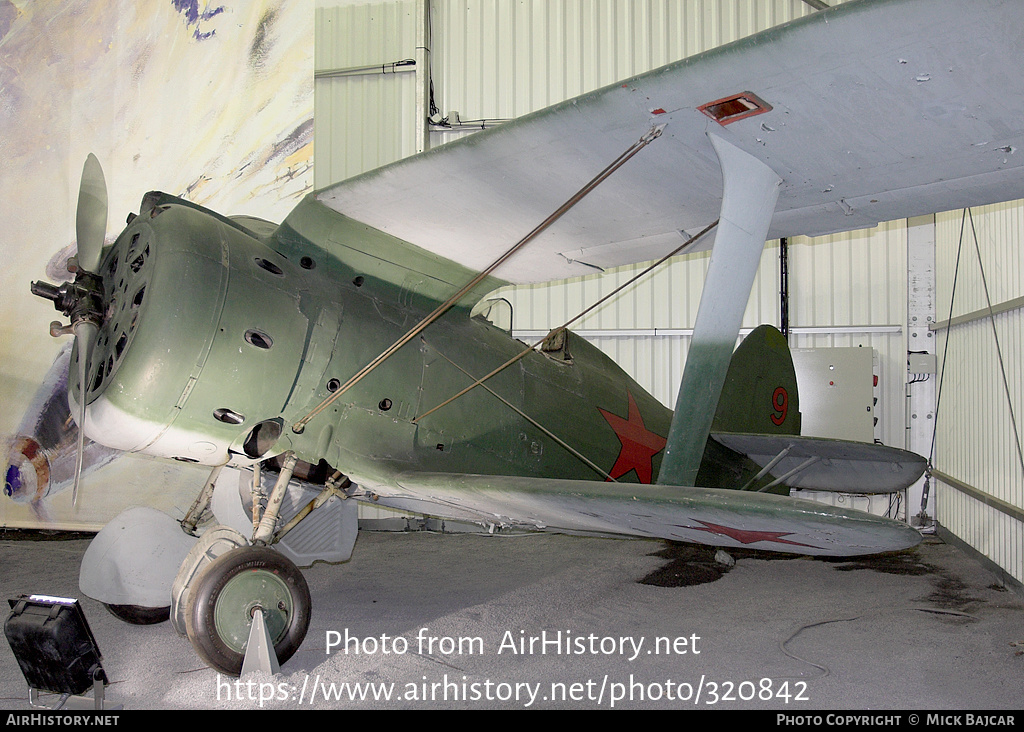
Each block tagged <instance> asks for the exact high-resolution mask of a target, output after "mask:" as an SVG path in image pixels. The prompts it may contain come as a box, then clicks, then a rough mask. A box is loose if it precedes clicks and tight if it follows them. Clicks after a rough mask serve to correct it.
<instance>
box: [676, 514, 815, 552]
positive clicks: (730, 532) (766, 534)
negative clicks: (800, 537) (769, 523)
mask: <svg viewBox="0 0 1024 732" xmlns="http://www.w3.org/2000/svg"><path fill="white" fill-rule="evenodd" d="M697 523H699V524H704V526H705V527H706V528H701V527H700V526H691V527H689V528H691V529H693V530H694V531H707V532H708V533H711V534H718V535H720V536H728V537H729V538H730V539H735V540H736V541H738V542H739V543H740V544H753V543H754V542H756V541H774V542H776V543H779V544H792V545H793V546H808V547H809V546H812V545H811V544H801V543H800V542H798V541H789V540H788V539H781V538H779V537H782V536H789V535H790V534H792V533H793V532H792V531H744V530H743V529H734V528H732V527H731V526H721V525H719V524H712V523H708V522H707V521H701V520H700V519H697Z"/></svg>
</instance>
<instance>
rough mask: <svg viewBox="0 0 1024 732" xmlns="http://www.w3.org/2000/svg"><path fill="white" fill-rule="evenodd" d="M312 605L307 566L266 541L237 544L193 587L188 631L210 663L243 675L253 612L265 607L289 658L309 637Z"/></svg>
mask: <svg viewBox="0 0 1024 732" xmlns="http://www.w3.org/2000/svg"><path fill="white" fill-rule="evenodd" d="M311 605H312V602H311V601H310V597H309V587H308V586H307V585H306V580H305V578H304V577H303V576H302V572H300V571H299V569H298V567H296V566H295V565H294V564H292V563H291V562H290V561H289V560H288V559H287V558H286V557H284V556H283V555H281V554H280V553H278V552H276V551H274V550H273V549H268V548H267V547H259V546H243V547H238V548H237V549H232V550H231V551H229V552H226V553H225V554H222V555H221V556H219V557H217V559H216V560H214V561H213V562H211V563H210V565H209V566H208V567H206V569H204V570H203V571H202V572H201V573H200V575H199V576H198V577H197V578H196V580H195V584H194V586H193V587H191V588H190V589H189V599H188V606H187V610H186V613H185V631H186V634H187V635H188V639H189V640H190V641H191V642H192V647H193V648H194V649H195V651H196V653H198V654H199V656H200V657H201V658H202V659H203V660H204V661H206V663H208V664H209V665H210V666H211V667H213V668H215V669H217V670H218V671H221V672H223V673H225V674H229V675H231V676H238V675H239V674H240V673H241V671H242V661H243V660H244V658H245V648H246V645H247V643H248V640H249V629H250V628H251V627H252V618H253V614H254V613H256V612H258V611H259V610H260V609H262V611H263V616H264V619H265V622H266V627H267V632H268V634H269V635H270V638H271V640H272V641H273V644H274V652H275V653H276V654H277V660H278V662H279V663H284V662H285V661H287V660H288V659H289V658H291V656H292V654H293V653H295V651H297V650H298V648H299V645H300V644H301V643H302V639H303V638H305V637H306V630H307V629H308V628H309V618H310V607H311Z"/></svg>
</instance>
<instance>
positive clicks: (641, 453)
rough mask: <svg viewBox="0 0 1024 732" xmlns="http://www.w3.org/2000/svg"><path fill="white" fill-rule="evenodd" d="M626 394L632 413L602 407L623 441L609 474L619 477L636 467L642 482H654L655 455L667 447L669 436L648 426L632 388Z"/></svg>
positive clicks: (602, 411)
mask: <svg viewBox="0 0 1024 732" xmlns="http://www.w3.org/2000/svg"><path fill="white" fill-rule="evenodd" d="M626 395H627V396H628V397H629V416H628V417H627V418H626V419H623V418H622V417H620V416H618V415H616V414H612V413H611V412H608V411H605V410H604V409H601V408H600V407H598V410H599V411H600V412H601V414H602V415H603V416H604V418H605V419H606V420H608V424H610V425H611V427H612V429H613V430H615V436H616V437H618V438H619V442H620V443H622V449H621V450H619V457H618V459H617V460H616V461H615V465H613V466H612V469H611V471H610V472H609V473H608V475H610V476H611V479H612V480H615V479H617V478H621V477H622V476H623V475H625V474H626V473H628V472H629V471H630V470H635V471H636V476H637V478H639V479H640V482H641V483H651V482H653V480H654V456H655V455H657V454H658V453H659V452H661V451H662V450H663V449H665V438H664V437H662V436H661V435H659V434H656V433H654V432H651V431H650V430H648V429H647V427H646V426H644V419H643V417H641V416H640V409H639V408H638V407H637V406H636V401H634V399H633V395H632V394H630V393H629V392H626Z"/></svg>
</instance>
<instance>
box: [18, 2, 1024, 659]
mask: <svg viewBox="0 0 1024 732" xmlns="http://www.w3.org/2000/svg"><path fill="white" fill-rule="evenodd" d="M1022 28H1024V4H1021V3H1019V2H1016V1H1015V0H1014V1H1011V2H1000V1H999V0H985V1H979V2H974V3H962V2H959V1H958V0H928V1H927V2H925V1H922V0H864V1H861V2H850V3H846V4H843V5H841V6H838V7H835V8H832V9H828V10H825V11H822V12H819V13H817V14H814V15H811V16H809V17H806V18H803V19H800V20H797V21H795V22H792V23H788V24H785V25H782V26H779V27H776V28H773V29H771V30H769V31H766V32H764V33H760V34H758V35H755V36H752V37H749V38H746V39H743V40H740V41H738V42H735V43H732V44H730V45H727V46H724V47H722V48H719V49H717V50H713V51H710V52H707V53H703V54H700V55H697V56H694V57H691V58H687V59H684V60H682V61H679V62H677V63H673V64H670V65H668V66H666V67H664V68H660V69H657V70H655V71H652V72H650V73H646V74H643V75H641V76H638V77H636V78H632V79H629V80H626V81H623V82H621V83H619V84H615V85H612V86H609V87H606V88H603V89H600V90H598V91H595V92H593V93H589V94H586V95H584V96H582V97H579V98H576V99H572V100H570V101H566V102H563V103H561V104H557V105H555V106H553V107H550V108H548V109H544V110H542V111H539V112H536V113H534V114H530V115H527V116H525V117H522V118H520V119H518V120H515V121H513V122H511V123H508V124H505V125H503V126H500V127H497V128H494V129H491V130H487V131H483V132H480V133H478V134H475V135H473V136H471V137H469V138H466V139H462V140H459V141H456V142H453V143H451V144H448V145H444V146H442V147H439V148H435V149H433V150H430V151H428V152H426V153H424V154H421V155H417V156H414V157H412V158H409V159H406V160H402V161H400V162H397V163H394V164H391V165H388V166H386V167H384V168H381V169H379V170H376V171H373V172H370V173H366V174H363V175H360V176H357V177H355V178H352V179H350V180H347V181H344V182H341V183H338V184H336V185H332V186H330V187H328V188H326V189H324V190H320V191H318V192H315V193H313V194H310V195H309V196H308V197H307V198H306V199H304V200H303V201H302V202H301V203H300V204H299V205H298V206H297V207H296V208H295V209H294V211H293V212H292V213H291V214H290V215H289V216H288V217H287V218H286V219H285V220H284V221H283V222H282V223H281V224H280V225H275V224H272V223H268V222H266V221H263V220H258V219H255V218H251V217H227V216H223V215H221V214H218V213H215V212H213V211H209V210H206V209H204V208H202V207H200V206H198V205H196V204H194V203H191V202H189V201H187V200H184V199H181V198H177V197H175V196H172V195H167V194H164V193H151V194H148V195H146V196H145V198H144V199H143V201H142V204H141V207H140V208H139V210H138V212H137V213H136V214H134V215H133V216H131V217H130V220H129V223H128V225H127V227H126V228H125V229H124V231H123V232H121V234H120V235H119V236H118V237H117V239H116V241H115V242H114V243H113V244H112V245H110V246H105V244H104V241H105V235H106V216H107V210H106V209H107V202H106V193H105V183H104V179H103V174H102V171H101V170H100V168H99V164H98V162H97V161H96V160H95V158H90V160H89V161H88V162H87V164H86V166H85V170H84V172H83V179H82V185H81V194H80V199H79V208H78V220H77V231H78V245H79V254H78V260H77V273H76V277H75V280H74V281H73V282H70V283H68V284H66V285H64V286H61V287H59V288H58V287H56V286H53V285H48V284H46V283H41V282H40V283H33V286H32V289H33V292H35V293H36V294H38V295H41V296H43V297H46V298H49V299H51V300H53V301H54V304H55V306H56V308H57V309H58V310H60V311H62V312H63V313H64V314H65V315H67V316H69V317H70V325H67V326H61V325H60V324H59V323H58V324H56V325H55V326H54V327H53V331H54V332H55V334H61V333H73V334H74V336H75V348H74V353H73V355H72V359H71V365H70V369H71V374H72V378H71V380H70V382H71V388H70V389H69V392H70V402H71V405H70V408H71V411H72V414H74V415H75V418H76V420H77V421H78V424H79V425H81V426H83V427H84V429H83V430H81V432H83V433H84V434H85V435H88V437H89V438H90V439H92V440H94V441H96V442H98V443H101V444H103V445H106V446H108V447H111V448H115V449H118V450H124V451H133V452H139V453H145V454H148V455H153V456H157V457H161V458H170V459H174V460H179V461H186V462H191V463H200V464H202V465H206V466H209V467H210V468H211V469H212V471H213V472H212V473H211V479H210V480H209V481H208V482H207V484H206V485H205V486H204V487H203V489H202V491H201V492H200V495H199V498H197V500H196V504H195V505H194V506H193V509H192V511H190V512H189V515H188V516H186V518H185V520H184V521H183V522H181V526H179V525H178V522H177V521H176V520H174V519H171V518H169V517H163V518H162V519H159V518H154V517H152V516H150V515H148V514H145V515H143V514H140V513H139V512H138V510H136V512H135V513H133V514H131V515H126V516H122V517H119V518H118V519H116V520H115V521H113V522H112V523H111V524H110V525H109V526H108V527H107V528H105V529H104V530H103V531H102V532H101V533H100V534H99V535H98V536H97V539H96V540H95V541H94V542H93V545H92V547H90V550H89V553H87V556H86V560H85V562H84V563H83V569H82V589H83V591H84V592H85V593H86V594H87V595H90V596H93V597H96V598H97V599H99V600H102V601H103V602H105V603H108V604H109V605H112V606H114V607H116V608H119V609H120V612H122V613H123V614H124V615H125V616H126V617H128V618H129V619H133V620H137V621H143V622H144V621H147V620H150V619H153V618H154V617H159V616H160V614H161V611H162V612H163V617H166V615H167V613H168V612H169V614H170V616H171V619H172V621H173V622H174V623H175V626H176V627H177V628H178V629H179V630H182V631H183V632H184V633H185V634H187V635H188V636H189V638H190V640H191V641H192V643H193V645H194V646H195V648H196V650H197V652H198V653H199V654H200V655H201V656H202V657H203V658H204V659H205V660H206V661H207V662H208V663H209V664H211V665H212V666H214V667H216V668H218V669H220V670H221V671H224V672H226V673H233V674H238V673H239V672H240V669H241V664H242V660H243V655H244V650H245V645H246V642H247V638H248V634H249V627H250V625H251V623H252V622H253V621H252V617H253V614H254V612H255V611H256V609H257V608H258V609H261V610H262V615H263V617H264V618H265V622H266V627H267V629H268V633H269V634H270V636H271V638H272V639H273V642H274V644H275V650H276V652H277V655H278V657H279V659H281V660H282V661H283V660H284V659H286V658H287V657H289V656H290V655H291V654H292V653H293V652H294V651H295V650H296V648H298V646H299V644H300V643H301V642H302V638H303V636H304V634H305V632H306V628H307V626H308V623H309V617H310V598H309V593H308V590H307V588H306V585H305V582H304V581H303V579H302V574H301V572H300V571H299V570H298V569H297V568H296V566H295V565H296V563H310V562H311V561H313V560H315V559H317V558H327V559H337V558H338V557H344V556H346V554H345V552H346V551H351V545H352V542H354V538H353V537H354V528H353V527H354V525H355V524H354V521H355V514H354V513H353V510H352V509H351V508H350V507H351V506H354V505H356V502H358V501H369V502H373V503H375V504H379V505H387V506H394V507H399V508H403V509H413V510H417V511H420V512H424V513H427V514H431V515H435V516H450V517H454V518H459V519H469V520H472V521H477V522H481V523H484V524H491V525H526V526H532V527H535V528H538V529H547V530H555V531H567V532H591V533H597V534H603V535H619V536H622V535H627V536H638V537H660V538H664V539H674V540H680V541H687V542H699V543H706V544H712V545H717V546H722V547H738V546H746V547H752V548H757V549H766V550H773V551H781V552H796V553H799V554H808V555H840V556H846V555H854V554H864V553H873V552H883V551H889V550H898V549H903V548H906V547H910V546H913V545H914V544H916V543H917V542H918V541H919V539H920V537H919V534H918V533H917V532H916V531H914V530H913V529H911V528H910V527H908V526H906V525H905V524H902V523H899V522H896V521H892V520H889V519H885V518H881V517H876V516H871V515H868V514H864V513H861V512H857V511H852V510H841V509H837V508H833V507H831V506H825V505H822V504H818V503H812V502H807V501H802V500H799V499H795V498H791V497H789V496H788V495H776V493H778V492H788V489H789V488H791V487H803V488H816V489H820V490H842V491H851V492H857V491H864V492H872V491H878V492H891V491H897V490H900V489H902V488H904V487H906V486H908V485H910V484H911V483H913V482H914V481H915V480H916V479H917V478H918V477H919V476H920V475H921V473H922V472H923V470H924V467H925V462H924V460H923V459H922V458H920V457H918V456H916V455H912V454H910V453H906V452H903V451H900V450H895V449H892V448H887V447H884V446H881V445H863V444H853V443H844V442H837V441H831V440H821V439H812V438H806V437H801V436H800V435H799V405H798V395H797V390H796V382H795V377H794V376H793V367H792V363H791V360H790V358H789V354H788V349H787V347H786V344H785V341H784V339H782V338H781V336H780V335H779V334H778V332H777V331H774V330H773V329H771V328H761V329H758V330H756V331H755V332H754V333H753V334H751V335H750V336H749V337H748V338H747V339H746V340H745V341H744V342H743V344H742V345H741V346H740V347H739V349H736V351H735V353H734V349H735V346H736V341H737V338H738V334H739V331H740V324H741V319H742V315H743V311H744V308H745V306H746V303H747V299H748V296H749V292H750V288H751V283H752V280H753V277H754V273H755V270H756V268H757V264H758V261H759V259H760V256H761V252H762V249H763V246H764V242H765V240H767V239H770V238H776V237H780V236H794V235H799V234H809V235H814V234H822V233H827V232H834V231H841V230H849V229H855V228H862V227H867V226H872V225H874V224H876V223H877V222H880V221H887V220H892V219H898V218H905V217H908V216H914V215H921V214H928V213H932V212H936V211H942V210H949V209H953V208H960V207H966V206H974V205H981V204H987V203H992V202H997V201H1003V200H1009V199H1014V198H1020V197H1024V174H1022V170H1021V164H1022V161H1024V158H1022V156H1021V155H1020V154H1019V152H1018V151H1019V150H1021V149H1022V144H1024V81H1022V80H1024V75H1022V74H1021V72H1020V69H1021V60H1022V51H1024V36H1022V31H1021V29H1022ZM712 242H713V248H712V253H711V258H710V264H709V269H708V273H707V277H706V280H705V285H704V291H703V294H702V299H701V303H700V309H699V313H698V315H697V321H696V324H695V328H694V334H693V340H692V345H691V347H690V350H689V353H688V357H687V360H686V364H685V369H684V373H683V374H682V379H681V385H680V389H679V396H678V402H677V404H676V407H675V409H674V410H668V409H666V408H665V407H663V406H662V405H660V404H659V403H658V402H657V401H656V400H655V399H654V398H653V397H651V396H650V395H649V394H648V393H646V392H645V391H644V390H643V389H642V388H641V387H640V386H639V385H638V384H637V383H636V382H634V381H633V380H632V379H630V378H629V377H628V376H627V375H626V374H625V373H624V372H623V371H622V370H621V369H620V368H619V367H618V366H616V365H615V364H614V363H613V362H612V361H611V360H609V359H608V358H607V357H606V356H604V355H602V354H601V353H600V352H598V351H597V350H596V349H595V348H594V347H592V346H590V345H588V344H587V343H586V342H585V341H583V340H582V339H579V338H577V337H575V336H574V335H573V334H572V333H571V331H567V330H564V329H560V328H559V329H555V330H554V331H552V333H551V334H550V335H549V337H548V338H546V339H545V340H544V342H543V343H541V344H535V346H530V345H528V344H524V343H521V342H519V341H517V340H515V339H514V338H512V337H511V336H510V334H509V333H508V332H506V331H504V330H502V329H500V328H498V327H496V326H494V325H492V324H491V323H490V322H488V321H486V320H485V319H484V318H481V317H477V313H476V312H475V311H474V306H475V305H476V304H477V303H479V302H480V301H481V300H482V298H483V297H484V295H486V294H487V293H489V292H491V291H493V290H494V289H495V288H497V287H499V286H503V285H506V284H508V283H530V282H538V281H546V280H551V279H555V278H563V277H570V276H574V275H583V274H588V273H591V272H594V271H595V270H598V269H604V268H608V267H612V266H616V265H620V264H625V263H629V262H638V261H647V260H654V259H657V258H658V257H662V256H665V255H667V254H669V253H671V252H676V251H695V250H697V249H700V248H707V247H709V246H711V245H712ZM452 397H457V398H455V399H451V398H452ZM81 452H82V450H81V447H79V454H81ZM225 466H226V468H227V469H226V470H225V471H224V472H221V470H222V468H225ZM238 470H241V471H242V472H240V473H239V472H238ZM229 471H235V472H234V475H235V477H233V478H231V479H227V478H225V477H224V476H225V475H227V474H228V472H229ZM249 471H252V473H250V472H249ZM295 476H299V477H300V478H301V481H299V483H296V481H295V480H293V478H295ZM225 485H227V486H228V487H227V488H226V489H225V488H224V486H225ZM295 485H299V486H300V487H301V489H302V491H305V493H301V492H300V494H299V495H300V499H299V500H296V499H294V498H289V495H290V494H289V491H291V490H293V487H294V486H295ZM290 486H292V487H290ZM311 486H312V488H311ZM77 490H78V489H77V486H76V492H77ZM310 490H312V491H313V492H312V493H310V492H309V491H310ZM87 494H88V489H87V488H85V489H83V495H87ZM211 496H212V497H211ZM302 496H305V497H302ZM79 499H81V497H79ZM210 505H212V506H213V513H214V515H215V516H216V519H217V524H216V525H215V526H213V527H211V528H207V529H206V531H205V532H202V536H201V537H200V538H198V539H197V538H195V536H194V534H196V533H198V530H197V529H196V526H197V524H198V517H199V515H200V513H201V512H202V511H203V510H204V509H205V508H206V507H208V506H210ZM332 512H334V513H332ZM318 516H327V517H328V519H329V520H328V522H327V523H326V524H324V523H323V522H321V524H319V526H320V527H321V530H322V527H323V526H325V525H326V526H327V527H328V528H327V533H329V534H331V535H332V536H335V535H341V534H343V533H345V532H348V533H347V534H345V535H346V536H348V537H349V538H347V539H342V540H339V541H340V544H341V545H342V548H341V549H340V551H339V552H337V553H329V552H327V553H320V554H317V552H316V551H313V552H312V553H311V554H304V555H302V558H300V559H299V560H296V561H292V559H289V556H291V555H288V556H286V554H288V552H286V551H284V549H282V548H283V547H284V548H286V547H288V546H289V542H290V541H292V539H293V538H294V537H295V536H298V535H300V534H301V532H302V531H303V530H304V527H306V526H309V525H314V524H316V522H317V517H318ZM147 522H148V523H147ZM168 522H169V524H170V526H169V528H168V527H167V526H166V525H167V524H168ZM140 527H142V528H140ZM181 528H184V529H185V530H186V532H185V533H183V532H182V531H181ZM310 533H311V532H310ZM161 542H163V543H162V544H161ZM299 543H301V542H292V547H293V549H294V546H295V545H297V544H299ZM168 547H172V548H170V549H169V548H168ZM279 549H281V550H280V551H279ZM289 551H291V550H289ZM296 552H297V553H299V554H301V552H298V550H296ZM154 557H159V559H154ZM169 557H170V558H173V567H171V568H170V569H169V570H168V569H167V568H166V567H157V566H156V565H155V564H147V562H151V563H154V562H157V561H163V562H164V563H165V564H166V563H167V562H168V561H169V559H168V558H169ZM179 565H180V567H179ZM154 587H155V588H156V589H155V590H154V589H153V588H154ZM168 606H169V607H170V610H169V611H168V610H167V607H168Z"/></svg>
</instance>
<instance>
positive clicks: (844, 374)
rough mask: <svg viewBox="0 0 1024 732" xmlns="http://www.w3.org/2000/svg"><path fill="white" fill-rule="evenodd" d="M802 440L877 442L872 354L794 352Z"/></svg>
mask: <svg viewBox="0 0 1024 732" xmlns="http://www.w3.org/2000/svg"><path fill="white" fill-rule="evenodd" d="M792 353H793V366H794V367H795V368H796V379H797V387H798V388H799V390H800V415H801V425H802V427H801V430H800V432H801V434H803V435H806V436H810V437H833V438H837V439H843V440H856V441H858V442H874V440H875V416H876V415H875V401H874V400H875V370H874V368H875V367H874V360H875V353H874V349H873V348H794V349H793V350H792Z"/></svg>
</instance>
